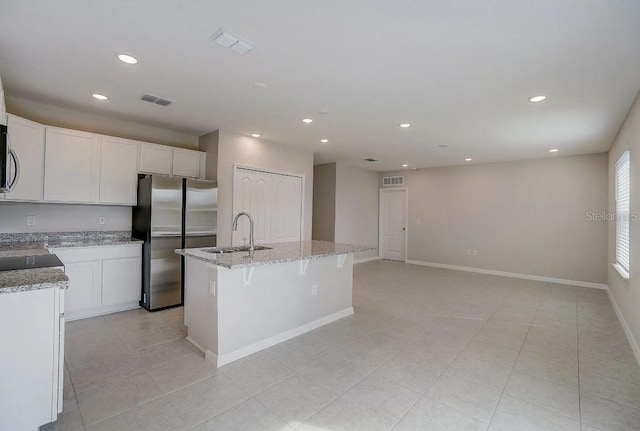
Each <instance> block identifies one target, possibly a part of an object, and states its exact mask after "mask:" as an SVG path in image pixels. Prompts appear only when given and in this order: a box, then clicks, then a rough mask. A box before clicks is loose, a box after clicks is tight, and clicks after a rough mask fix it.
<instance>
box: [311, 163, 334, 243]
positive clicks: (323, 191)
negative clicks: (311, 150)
mask: <svg viewBox="0 0 640 431" xmlns="http://www.w3.org/2000/svg"><path fill="white" fill-rule="evenodd" d="M312 222H313V229H312V238H313V239H316V240H319V241H330V242H335V239H336V164H335V163H325V164H322V165H315V166H314V167H313V220H312Z"/></svg>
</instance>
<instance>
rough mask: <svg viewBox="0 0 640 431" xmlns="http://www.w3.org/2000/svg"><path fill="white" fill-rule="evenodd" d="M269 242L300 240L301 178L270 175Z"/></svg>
mask: <svg viewBox="0 0 640 431" xmlns="http://www.w3.org/2000/svg"><path fill="white" fill-rule="evenodd" d="M272 184H273V186H272V190H273V192H272V199H271V242H289V241H300V238H301V236H300V235H301V234H300V230H301V229H300V228H301V225H302V178H300V177H293V176H289V175H279V174H273V175H272Z"/></svg>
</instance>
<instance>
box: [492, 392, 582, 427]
mask: <svg viewBox="0 0 640 431" xmlns="http://www.w3.org/2000/svg"><path fill="white" fill-rule="evenodd" d="M489 430H495V431H514V430H518V431H559V430H562V431H580V422H579V421H576V420H573V419H570V418H568V417H566V416H564V415H561V414H558V413H555V412H553V411H551V410H548V409H545V408H543V407H539V406H536V405H534V404H531V403H527V402H525V401H521V400H519V399H517V398H514V397H512V396H510V395H504V396H503V397H502V399H501V400H500V404H499V405H498V408H497V409H496V413H495V415H494V417H493V419H492V420H491V425H490V427H489Z"/></svg>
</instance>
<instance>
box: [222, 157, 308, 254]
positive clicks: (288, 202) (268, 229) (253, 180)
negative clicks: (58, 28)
mask: <svg viewBox="0 0 640 431" xmlns="http://www.w3.org/2000/svg"><path fill="white" fill-rule="evenodd" d="M302 194H303V189H302V177H300V176H296V175H286V174H279V173H275V172H266V171H261V170H254V169H248V168H240V167H239V168H236V173H235V178H234V188H233V214H234V216H235V215H236V214H238V213H239V212H242V211H246V212H248V213H249V214H251V216H252V217H253V220H254V235H255V243H256V244H261V243H271V242H287V241H300V239H301V238H302V233H301V231H302V202H303V196H302ZM248 240H249V221H248V220H247V218H246V217H242V218H240V219H239V223H238V230H237V231H236V232H233V236H232V244H233V245H242V244H245V243H247V242H248Z"/></svg>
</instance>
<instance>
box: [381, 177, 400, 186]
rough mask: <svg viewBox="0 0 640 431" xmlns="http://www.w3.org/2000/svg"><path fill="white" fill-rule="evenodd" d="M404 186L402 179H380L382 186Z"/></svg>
mask: <svg viewBox="0 0 640 431" xmlns="http://www.w3.org/2000/svg"><path fill="white" fill-rule="evenodd" d="M403 184H404V177H382V185H383V186H401V185H403Z"/></svg>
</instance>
